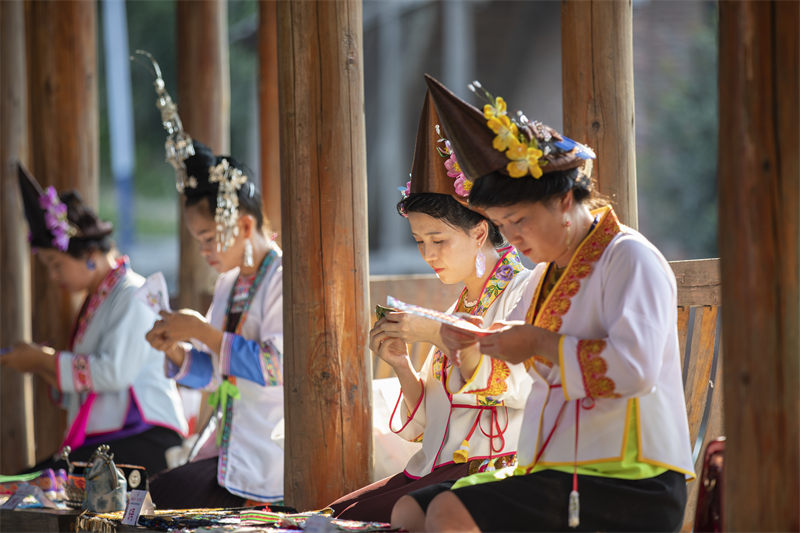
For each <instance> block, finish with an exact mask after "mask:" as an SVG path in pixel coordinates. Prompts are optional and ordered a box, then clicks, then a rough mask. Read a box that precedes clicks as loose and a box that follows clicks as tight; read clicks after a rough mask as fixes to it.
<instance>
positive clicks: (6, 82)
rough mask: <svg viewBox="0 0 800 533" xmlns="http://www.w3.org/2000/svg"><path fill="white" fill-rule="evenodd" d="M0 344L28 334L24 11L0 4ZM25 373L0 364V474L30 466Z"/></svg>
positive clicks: (29, 388)
mask: <svg viewBox="0 0 800 533" xmlns="http://www.w3.org/2000/svg"><path fill="white" fill-rule="evenodd" d="M0 35H2V36H3V38H2V39H0V117H2V120H0V165H2V166H1V167H0V272H2V281H0V347H7V346H10V345H11V344H12V343H14V342H16V341H21V340H30V338H31V316H30V313H31V305H30V304H31V300H30V282H31V279H30V261H29V258H30V254H29V253H28V242H27V240H26V239H25V236H26V235H27V226H26V224H25V215H24V212H23V208H22V202H21V198H20V194H19V187H18V185H17V183H18V181H17V161H18V160H19V161H22V162H23V164H26V165H28V164H29V161H28V117H27V110H28V108H27V103H28V101H27V100H28V96H27V89H26V87H27V80H26V68H25V9H24V6H23V3H22V1H21V0H13V1H8V2H0ZM32 383H33V382H32V380H31V378H30V377H29V376H25V375H23V374H20V373H19V372H17V371H15V370H12V369H10V368H6V367H0V435H1V436H0V472H3V473H14V472H18V471H20V470H22V469H23V468H25V467H27V466H31V465H32V464H33V460H34V444H33V418H32V414H33V412H32V411H33V396H32V393H33V386H32Z"/></svg>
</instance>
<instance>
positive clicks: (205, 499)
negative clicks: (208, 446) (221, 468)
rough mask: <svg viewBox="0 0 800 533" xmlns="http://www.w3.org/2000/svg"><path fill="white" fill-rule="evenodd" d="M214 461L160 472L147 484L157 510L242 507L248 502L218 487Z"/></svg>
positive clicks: (215, 459)
mask: <svg viewBox="0 0 800 533" xmlns="http://www.w3.org/2000/svg"><path fill="white" fill-rule="evenodd" d="M217 462H218V458H217V457H210V458H208V459H202V460H200V461H194V462H192V463H186V464H185V465H183V466H179V467H177V468H173V469H172V470H168V471H166V472H162V473H161V474H159V475H158V476H156V477H155V478H154V479H152V480H151V481H150V496H151V497H152V498H153V503H154V504H155V505H156V507H157V508H158V509H193V508H197V507H208V508H216V507H225V508H230V507H244V505H245V503H246V502H247V500H246V499H245V498H241V497H239V496H236V495H235V494H231V493H230V492H228V491H227V489H225V487H221V486H220V485H219V483H217Z"/></svg>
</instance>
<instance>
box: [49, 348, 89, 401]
mask: <svg viewBox="0 0 800 533" xmlns="http://www.w3.org/2000/svg"><path fill="white" fill-rule="evenodd" d="M56 357H58V360H57V361H56V374H57V378H58V388H59V390H60V391H61V392H74V393H81V392H84V391H87V390H92V387H93V383H92V367H91V361H90V358H89V356H88V355H87V354H78V353H71V352H58V355H56Z"/></svg>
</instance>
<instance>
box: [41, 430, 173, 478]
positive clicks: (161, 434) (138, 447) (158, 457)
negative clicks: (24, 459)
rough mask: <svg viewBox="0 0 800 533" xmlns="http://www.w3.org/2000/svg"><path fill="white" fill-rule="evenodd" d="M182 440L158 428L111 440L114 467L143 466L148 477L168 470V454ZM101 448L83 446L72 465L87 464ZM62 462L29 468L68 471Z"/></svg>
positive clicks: (71, 457) (74, 452)
mask: <svg viewBox="0 0 800 533" xmlns="http://www.w3.org/2000/svg"><path fill="white" fill-rule="evenodd" d="M182 441H183V439H182V438H181V436H180V435H179V434H178V433H177V432H175V431H173V430H171V429H168V428H165V427H160V426H155V427H152V428H150V429H148V430H147V431H143V432H141V433H139V434H137V435H131V436H130V437H125V438H122V439H117V440H110V441H108V442H105V443H104V444H108V445H109V446H110V448H111V453H113V454H114V463H117V464H129V465H136V466H143V467H144V468H145V469H146V470H147V473H148V475H149V476H152V475H153V474H156V473H158V472H161V471H162V470H164V469H165V468H167V458H166V455H165V453H166V451H167V450H168V449H170V448H172V447H173V446H180V445H181V442H182ZM98 446H99V444H94V445H91V446H81V447H80V448H76V449H75V450H72V451H71V452H70V454H69V460H70V461H88V460H89V459H90V458H91V457H92V454H93V453H94V451H95V450H96V449H97V447H98ZM66 466H67V463H66V462H65V461H64V460H63V459H47V460H45V461H42V462H41V463H39V464H37V465H36V466H34V467H33V468H30V469H29V470H28V471H29V472H35V471H37V470H44V469H45V468H66Z"/></svg>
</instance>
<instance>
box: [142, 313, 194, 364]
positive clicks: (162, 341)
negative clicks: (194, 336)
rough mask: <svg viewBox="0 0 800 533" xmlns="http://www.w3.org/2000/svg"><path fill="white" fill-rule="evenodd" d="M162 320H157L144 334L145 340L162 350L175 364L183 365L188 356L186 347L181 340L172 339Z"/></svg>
mask: <svg viewBox="0 0 800 533" xmlns="http://www.w3.org/2000/svg"><path fill="white" fill-rule="evenodd" d="M159 322H160V321H156V323H155V324H154V325H153V328H152V329H151V330H150V331H148V332H147V334H146V335H145V336H144V338H145V340H147V342H149V343H150V346H152V347H153V348H155V349H156V350H158V351H160V352H164V355H166V356H167V358H168V359H169V360H170V361H172V363H173V364H175V365H178V366H181V365H183V360H184V358H185V357H186V349H185V348H184V347H183V345H182V344H181V343H180V342H175V341H174V340H172V339H170V338H169V337H168V336H167V335H166V334H165V333H164V331H163V329H162V326H163V325H162V324H159Z"/></svg>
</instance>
